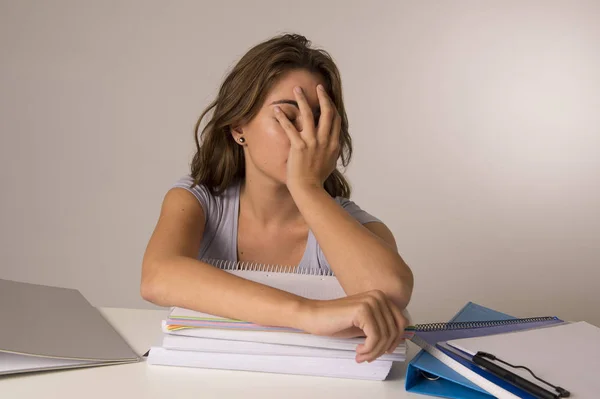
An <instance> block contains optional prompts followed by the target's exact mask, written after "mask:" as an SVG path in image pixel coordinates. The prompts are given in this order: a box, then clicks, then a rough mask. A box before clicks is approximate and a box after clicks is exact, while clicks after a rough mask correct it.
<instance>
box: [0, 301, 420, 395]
mask: <svg viewBox="0 0 600 399" xmlns="http://www.w3.org/2000/svg"><path fill="white" fill-rule="evenodd" d="M100 310H101V312H102V314H103V315H104V316H105V317H106V319H107V320H108V321H109V322H110V323H111V324H112V325H113V326H114V327H115V328H116V329H117V331H119V333H120V334H121V335H122V336H123V338H125V340H126V341H127V342H128V343H129V344H130V345H131V347H132V348H133V349H134V350H135V351H136V352H137V353H138V354H140V355H142V354H144V353H145V352H146V351H147V350H148V349H149V347H150V346H151V345H156V344H159V343H160V340H161V334H162V333H161V329H160V322H161V320H162V319H164V318H165V317H166V316H167V311H164V310H141V309H120V308H101V309H100ZM417 350H418V349H417V348H416V347H415V346H414V345H412V344H409V351H408V357H409V358H411V357H412V356H414V355H415V354H416V352H417ZM405 367H406V364H405V363H396V364H394V366H393V368H392V371H391V372H390V375H389V376H388V378H387V380H386V381H359V380H347V379H337V378H325V377H305V376H295V375H284V374H268V373H256V372H244V371H228V370H208V369H194V368H183V367H166V366H149V365H147V364H146V362H145V361H142V362H139V363H132V364H124V365H116V366H103V367H93V368H84V369H75V370H58V371H49V372H41V373H30V374H21V375H9V376H5V377H1V378H0V397H1V398H38V397H39V398H60V399H69V398H78V399H79V398H90V399H95V398H136V399H137V398H157V399H158V398H160V399H165V398H168V397H176V398H178V399H185V398H194V399H198V398H202V399H204V398H229V397H242V396H244V397H245V398H255V397H256V398H259V397H260V398H261V399H269V398H278V399H279V398H286V399H293V398H302V399H306V398H311V399H312V398H337V397H340V398H365V397H369V398H394V399H402V398H423V396H422V395H416V394H409V393H407V392H405V391H404V371H405ZM175 392H176V393H177V394H176V395H174V393H175Z"/></svg>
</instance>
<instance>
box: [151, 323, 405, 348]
mask: <svg viewBox="0 0 600 399" xmlns="http://www.w3.org/2000/svg"><path fill="white" fill-rule="evenodd" d="M162 327H163V332H164V333H165V334H169V335H175V336H185V337H197V338H212V339H222V340H229V341H248V342H260V343H266V344H280V345H292V346H305V347H312V348H326V349H337V350H345V351H354V350H356V346H357V345H359V344H362V343H364V342H365V339H364V338H334V337H324V336H318V335H312V334H302V333H290V332H273V331H244V330H219V329H213V328H186V329H183V330H176V331H169V330H168V328H167V324H166V322H165V321H164V320H163V323H162ZM394 354H396V355H404V354H406V344H400V345H398V347H397V348H396V349H395V350H394Z"/></svg>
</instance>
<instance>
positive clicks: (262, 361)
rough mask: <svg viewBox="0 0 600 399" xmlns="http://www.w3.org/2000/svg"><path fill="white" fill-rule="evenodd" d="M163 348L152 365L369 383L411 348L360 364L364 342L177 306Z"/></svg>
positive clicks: (152, 352) (167, 323) (154, 355)
mask: <svg viewBox="0 0 600 399" xmlns="http://www.w3.org/2000/svg"><path fill="white" fill-rule="evenodd" d="M162 330H163V338H162V345H161V346H157V347H153V348H151V350H150V353H149V355H148V363H149V364H152V365H164V366H184V367H201V368H213V369H226V370H245V371H260V372H271V373H282V374H298V375H311V376H324V377H339V378H352V379H366V380H384V379H385V378H386V377H387V375H388V374H389V371H390V369H391V367H392V363H393V362H394V361H404V360H405V358H406V346H405V344H401V345H400V346H399V347H398V348H397V349H396V350H395V352H394V353H392V354H384V355H383V356H381V357H379V358H378V359H377V360H375V361H373V362H371V363H366V362H364V363H360V364H359V363H357V362H356V360H355V356H356V352H355V349H356V346H357V345H358V344H361V343H363V342H364V338H332V337H323V336H316V335H312V334H307V333H304V332H302V331H298V330H293V329H288V328H277V327H264V326H258V325H256V324H252V323H245V322H242V321H236V320H231V319H225V318H219V317H214V316H211V315H208V314H203V313H199V312H194V311H191V310H187V309H182V308H173V309H172V310H171V312H170V315H169V317H168V318H167V319H166V320H163V323H162Z"/></svg>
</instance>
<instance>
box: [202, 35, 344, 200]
mask: <svg viewBox="0 0 600 399" xmlns="http://www.w3.org/2000/svg"><path fill="white" fill-rule="evenodd" d="M297 69H304V70H307V71H309V72H312V73H317V74H319V75H321V76H322V77H323V79H324V82H325V89H326V90H327V93H328V94H329V96H330V97H331V99H332V101H333V103H334V105H335V107H336V108H337V111H338V112H339V114H340V116H341V118H342V123H341V132H340V148H341V151H340V158H341V164H342V166H344V167H346V166H348V164H349V163H350V158H351V157H352V140H351V138H350V134H349V133H348V117H347V116H346V110H345V108H344V102H343V99H342V80H341V77H340V72H339V71H338V68H337V66H336V65H335V63H334V61H333V59H332V57H331V56H330V55H329V53H327V52H326V51H325V50H322V49H316V48H312V47H311V42H310V40H308V39H307V38H306V37H304V36H302V35H298V34H290V33H287V34H282V35H279V36H275V37H273V38H271V39H269V40H267V41H265V42H262V43H260V44H258V45H256V46H254V47H252V48H251V49H250V50H249V51H248V52H247V53H246V54H245V55H244V56H243V57H242V58H241V59H240V60H239V61H238V62H237V64H236V65H235V66H234V67H233V69H232V70H231V71H230V72H229V73H228V74H227V76H226V77H225V80H224V81H223V83H222V84H221V87H220V89H219V93H218V95H217V98H216V99H215V100H214V101H213V102H212V103H210V105H209V106H208V107H207V108H206V109H205V110H204V111H203V112H202V114H201V115H200V118H199V119H198V122H197V123H196V126H195V129H194V131H195V141H196V149H197V152H196V154H195V155H194V158H193V160H192V163H191V177H192V178H193V179H194V184H193V185H192V186H194V185H196V184H203V185H205V186H206V187H207V188H208V189H209V190H211V192H213V193H214V194H217V195H218V194H220V193H222V192H223V191H224V190H225V189H226V188H227V187H228V186H229V185H230V184H232V183H233V182H235V181H237V180H239V179H244V177H245V172H246V166H245V159H244V151H243V149H242V147H241V146H239V145H238V144H236V142H235V140H234V138H233V137H232V135H231V130H232V127H236V126H239V125H243V124H245V123H247V122H249V121H250V120H252V118H254V116H256V114H257V113H258V111H259V110H260V108H261V106H262V104H263V103H264V101H265V99H266V96H267V93H268V92H269V90H270V89H271V87H273V85H274V84H275V83H276V82H277V80H278V79H279V78H280V77H281V76H282V75H283V74H284V73H286V72H288V71H290V70H297ZM211 110H214V112H213V113H212V116H211V118H210V120H209V121H208V123H207V124H206V126H205V127H204V129H203V130H202V132H201V133H200V124H201V122H202V120H203V119H204V117H205V116H206V115H207V114H208V113H209V112H210V111H211ZM338 161H339V159H338ZM324 188H325V190H326V191H327V192H328V193H329V195H331V196H332V197H336V196H341V197H345V198H349V197H350V192H351V189H350V184H349V183H348V181H347V180H346V179H345V178H344V176H343V174H342V173H341V172H340V171H339V170H338V169H337V168H336V169H335V170H334V171H333V172H332V173H331V174H330V175H329V176H328V177H327V179H326V180H325V183H324Z"/></svg>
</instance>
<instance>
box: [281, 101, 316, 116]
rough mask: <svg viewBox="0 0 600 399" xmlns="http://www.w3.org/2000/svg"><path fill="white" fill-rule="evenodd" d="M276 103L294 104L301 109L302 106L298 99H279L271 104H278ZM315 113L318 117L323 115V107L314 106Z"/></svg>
mask: <svg viewBox="0 0 600 399" xmlns="http://www.w3.org/2000/svg"><path fill="white" fill-rule="evenodd" d="M276 104H289V105H293V106H294V107H296V108H298V109H300V107H299V106H298V101H296V100H287V99H284V100H277V101H273V102H272V103H271V104H270V105H276ZM312 111H313V115H314V116H315V117H318V116H319V115H321V107H316V108H313V110H312Z"/></svg>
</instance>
